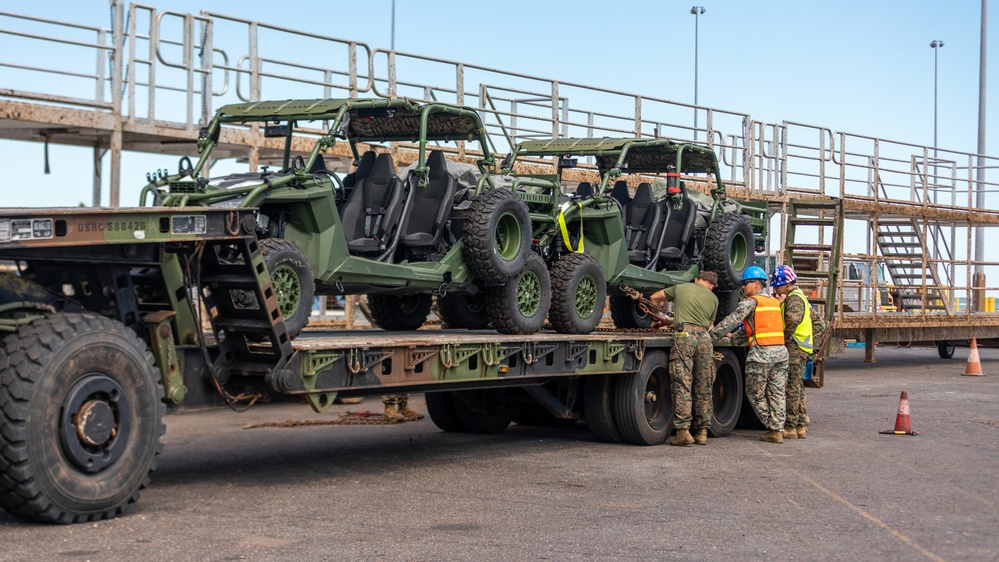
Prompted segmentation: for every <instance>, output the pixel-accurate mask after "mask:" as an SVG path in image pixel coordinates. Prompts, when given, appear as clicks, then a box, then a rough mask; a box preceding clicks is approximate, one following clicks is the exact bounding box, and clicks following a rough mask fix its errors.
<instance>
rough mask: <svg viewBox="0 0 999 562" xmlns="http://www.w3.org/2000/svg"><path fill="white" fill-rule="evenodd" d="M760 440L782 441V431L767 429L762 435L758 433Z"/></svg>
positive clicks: (768, 441) (769, 441)
mask: <svg viewBox="0 0 999 562" xmlns="http://www.w3.org/2000/svg"><path fill="white" fill-rule="evenodd" d="M760 441H766V442H767V443H783V442H784V433H783V432H781V431H768V432H766V433H764V434H763V435H760Z"/></svg>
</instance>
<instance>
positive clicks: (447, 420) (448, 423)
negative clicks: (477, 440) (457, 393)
mask: <svg viewBox="0 0 999 562" xmlns="http://www.w3.org/2000/svg"><path fill="white" fill-rule="evenodd" d="M423 397H424V399H425V400H426V401H427V413H428V414H430V421H432V422H434V425H436V426H437V427H438V428H439V429H441V430H442V431H450V432H452V433H458V432H462V431H465V426H463V425H462V424H461V418H459V417H458V409H457V408H456V407H455V403H454V396H453V395H452V394H451V393H450V392H427V393H426V394H424V395H423Z"/></svg>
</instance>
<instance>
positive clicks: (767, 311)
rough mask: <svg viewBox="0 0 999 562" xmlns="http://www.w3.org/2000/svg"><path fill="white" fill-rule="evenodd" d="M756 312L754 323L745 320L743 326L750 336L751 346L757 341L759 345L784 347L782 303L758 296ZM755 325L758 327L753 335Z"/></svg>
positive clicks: (756, 297)
mask: <svg viewBox="0 0 999 562" xmlns="http://www.w3.org/2000/svg"><path fill="white" fill-rule="evenodd" d="M752 298H754V299H756V311H755V312H754V313H753V323H752V325H750V323H749V320H743V321H742V325H743V326H745V328H746V335H747V336H749V345H750V346H752V345H753V342H754V341H755V342H756V343H757V344H759V345H784V317H783V315H782V314H781V311H780V301H779V300H777V299H775V298H773V297H765V296H762V295H757V296H754V297H752ZM753 325H755V326H756V333H755V334H754V333H753Z"/></svg>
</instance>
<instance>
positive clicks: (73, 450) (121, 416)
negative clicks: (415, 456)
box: [0, 207, 756, 523]
mask: <svg viewBox="0 0 999 562" xmlns="http://www.w3.org/2000/svg"><path fill="white" fill-rule="evenodd" d="M256 229H257V224H256V223H255V219H254V214H253V209H226V208H206V207H197V208H191V207H172V208H165V207H149V208H138V209H92V208H69V209H0V262H2V263H4V264H6V265H7V269H6V271H3V272H2V273H0V331H2V332H3V334H0V336H2V339H0V410H2V412H3V416H0V449H2V454H0V507H3V509H5V510H6V511H7V512H8V513H11V514H13V515H15V516H18V517H22V518H24V519H28V520H33V521H41V522H54V523H73V522H81V521H90V520H97V519H106V518H111V517H115V516H117V515H119V514H121V513H123V512H124V511H125V510H127V509H128V508H129V506H130V505H132V504H134V503H135V502H136V501H137V500H138V497H139V492H140V490H141V489H142V488H143V487H145V486H146V485H147V484H148V483H149V479H150V475H151V473H152V472H153V471H154V470H155V469H156V459H157V455H158V454H159V453H160V451H161V448H162V446H161V443H160V438H161V435H162V434H163V432H164V430H165V426H164V424H163V416H164V414H165V413H166V411H167V410H168V409H177V408H182V407H183V408H186V407H201V406H206V405H223V404H225V405H228V406H229V407H231V408H232V409H234V410H237V411H238V410H242V409H245V408H248V407H250V406H252V405H254V404H257V403H261V402H266V401H275V400H288V399H290V400H295V401H301V402H305V403H307V404H309V405H310V406H311V407H312V408H313V409H314V410H315V411H317V412H323V411H325V410H327V409H328V408H329V407H330V406H331V404H332V403H333V400H334V398H336V397H337V396H342V397H349V396H361V395H368V394H382V393H386V392H409V391H422V392H425V393H426V402H427V409H428V412H429V414H430V417H431V419H432V421H433V422H434V423H435V424H436V425H437V426H438V427H440V428H441V429H443V430H445V431H459V432H461V431H463V432H475V433H497V432H500V431H503V430H504V429H505V428H506V427H507V426H508V425H509V424H510V423H511V420H514V419H516V420H518V422H519V423H529V422H536V423H572V422H574V421H576V420H579V419H583V420H585V421H586V423H587V424H588V426H589V428H590V430H591V432H592V433H593V435H594V436H595V437H596V438H597V439H599V440H603V441H622V442H628V443H634V444H640V445H655V444H660V443H663V442H664V441H665V439H666V438H667V436H668V435H669V434H670V432H671V431H672V400H671V396H670V389H669V379H668V373H667V368H668V365H667V357H668V352H669V348H670V346H671V343H672V338H671V335H670V334H668V333H663V332H648V331H637V330H636V331H626V332H621V331H609V332H599V331H598V332H596V333H592V334H587V335H562V334H555V333H552V332H541V333H537V334H531V335H522V336H506V335H504V336H497V334H496V333H495V332H489V331H473V330H455V331H443V330H420V331H410V332H384V331H350V332H332V331H327V332H306V333H305V334H303V336H302V337H301V338H299V339H296V340H295V341H294V342H292V341H291V339H290V338H289V337H288V335H287V332H286V330H285V327H284V321H283V318H282V316H281V312H280V308H279V305H278V302H277V299H276V296H275V291H274V285H273V283H272V280H271V278H270V276H269V274H268V272H267V268H266V264H265V262H264V259H263V255H262V252H261V245H260V244H259V243H258V240H257V237H256ZM248 294H249V295H252V296H253V297H255V298H247V295H248ZM720 357H721V359H720V360H719V361H718V377H717V381H716V383H715V388H714V401H715V419H714V420H713V425H712V428H711V431H712V433H713V434H714V435H726V434H728V433H729V432H731V431H732V429H733V428H734V427H735V426H736V424H737V423H739V422H740V417H741V418H742V420H741V421H742V422H744V423H749V424H752V423H756V422H755V416H753V415H752V414H751V412H750V413H749V416H748V417H747V415H746V413H747V412H748V411H749V409H748V408H747V407H744V405H743V400H744V398H743V377H742V365H743V363H744V355H743V351H742V349H739V348H722V349H720ZM525 420H526V421H525Z"/></svg>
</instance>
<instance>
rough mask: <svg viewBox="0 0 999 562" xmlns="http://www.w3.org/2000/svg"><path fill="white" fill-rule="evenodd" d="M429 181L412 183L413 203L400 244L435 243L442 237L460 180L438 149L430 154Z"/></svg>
mask: <svg viewBox="0 0 999 562" xmlns="http://www.w3.org/2000/svg"><path fill="white" fill-rule="evenodd" d="M427 167H428V168H430V171H429V181H428V182H427V186H426V187H419V186H416V185H414V186H411V187H410V189H412V190H413V196H412V199H413V202H412V203H411V204H410V209H409V216H408V217H407V218H406V221H405V226H404V227H403V233H402V238H400V239H399V243H400V244H401V245H403V246H406V247H409V248H413V247H417V246H433V245H434V244H436V243H437V241H438V240H440V237H441V232H442V231H443V230H444V221H446V220H447V217H448V214H449V213H450V211H451V206H452V203H453V201H454V193H455V190H456V189H457V187H458V182H457V180H455V178H454V176H452V175H451V173H450V172H448V171H447V161H446V160H445V159H444V153H443V152H441V151H439V150H434V151H431V152H430V155H429V156H428V157H427Z"/></svg>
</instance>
